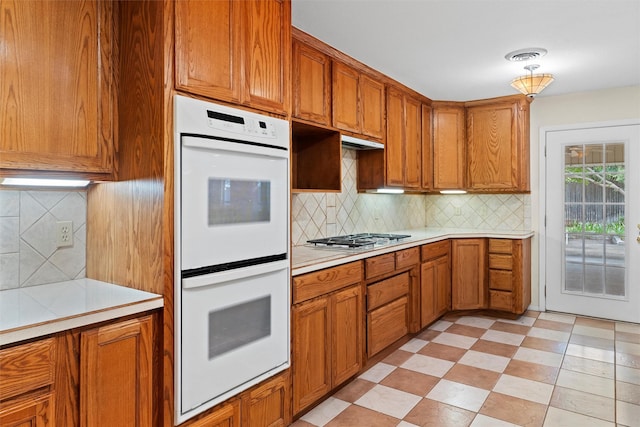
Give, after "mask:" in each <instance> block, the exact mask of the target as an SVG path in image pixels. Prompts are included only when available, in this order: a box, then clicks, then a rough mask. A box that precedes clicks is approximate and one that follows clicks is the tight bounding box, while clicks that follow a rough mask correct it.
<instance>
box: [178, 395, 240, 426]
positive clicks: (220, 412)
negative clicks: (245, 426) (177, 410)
mask: <svg viewBox="0 0 640 427" xmlns="http://www.w3.org/2000/svg"><path fill="white" fill-rule="evenodd" d="M186 425H188V426H189V427H240V426H241V425H242V424H241V423H240V401H239V400H237V399H235V400H231V401H229V402H226V403H223V404H222V405H220V406H219V407H217V408H216V409H214V410H213V411H211V412H209V413H208V414H207V415H205V416H204V417H202V418H198V419H197V420H196V421H194V422H191V423H187V424H186Z"/></svg>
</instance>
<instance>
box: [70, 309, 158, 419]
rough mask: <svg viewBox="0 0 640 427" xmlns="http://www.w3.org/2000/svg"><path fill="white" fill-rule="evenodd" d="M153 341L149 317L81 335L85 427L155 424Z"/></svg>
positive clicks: (81, 402)
mask: <svg viewBox="0 0 640 427" xmlns="http://www.w3.org/2000/svg"><path fill="white" fill-rule="evenodd" d="M152 337H153V320H152V317H151V316H146V317H142V318H139V319H133V320H128V321H124V322H119V323H114V324H111V325H107V326H104V327H100V328H96V329H92V330H89V331H86V332H83V333H82V334H81V337H80V344H81V349H80V384H81V386H80V424H81V426H87V427H89V426H90V427H100V426H105V427H107V426H109V427H110V426H125V425H126V426H139V427H143V426H151V425H152V422H153V415H152V414H153V409H154V405H153V398H152V396H153V354H152V351H153V343H152Z"/></svg>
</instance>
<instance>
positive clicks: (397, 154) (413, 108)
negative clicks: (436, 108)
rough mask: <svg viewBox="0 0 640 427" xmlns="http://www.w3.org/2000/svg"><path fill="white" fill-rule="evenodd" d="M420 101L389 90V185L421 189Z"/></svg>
mask: <svg viewBox="0 0 640 427" xmlns="http://www.w3.org/2000/svg"><path fill="white" fill-rule="evenodd" d="M421 115H422V110H421V103H420V101H417V100H415V99H413V98H411V97H409V96H407V95H405V94H404V93H403V92H401V91H399V90H397V89H395V88H392V87H389V88H388V90H387V142H386V145H385V158H386V162H385V164H386V185H388V186H398V187H403V188H407V189H420V187H421V178H422V165H421V164H422V158H421V150H422V136H421V134H422V128H421V123H422V117H421Z"/></svg>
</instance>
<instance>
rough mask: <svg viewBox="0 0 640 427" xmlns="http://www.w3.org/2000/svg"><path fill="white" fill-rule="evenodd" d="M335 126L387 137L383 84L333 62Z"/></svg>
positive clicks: (374, 136) (373, 136)
mask: <svg viewBox="0 0 640 427" xmlns="http://www.w3.org/2000/svg"><path fill="white" fill-rule="evenodd" d="M331 90H332V117H333V126H334V127H336V128H338V129H341V130H345V131H348V132H353V133H356V134H360V135H365V136H368V137H371V138H375V139H383V138H384V102H385V98H384V84H382V83H380V82H378V81H376V80H374V79H373V78H371V77H369V76H367V75H366V74H363V73H361V72H360V71H359V70H356V69H354V68H352V67H349V66H348V65H346V64H343V63H342V62H339V61H333V63H332V85H331Z"/></svg>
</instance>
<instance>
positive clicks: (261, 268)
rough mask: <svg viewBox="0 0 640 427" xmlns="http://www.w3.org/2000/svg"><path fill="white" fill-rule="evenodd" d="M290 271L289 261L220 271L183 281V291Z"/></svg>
mask: <svg viewBox="0 0 640 427" xmlns="http://www.w3.org/2000/svg"><path fill="white" fill-rule="evenodd" d="M285 269H287V270H288V269H289V260H288V259H286V260H282V261H274V262H270V263H267V264H258V265H252V266H250V267H242V268H237V269H235V270H228V271H220V272H217V273H210V274H203V275H201V276H194V277H187V278H184V279H182V288H183V289H193V288H201V287H205V286H214V285H219V284H222V283H227V282H231V281H234V280H240V279H246V278H248V277H253V276H259V275H261V274H266V273H272V272H274V271H279V270H285Z"/></svg>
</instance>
